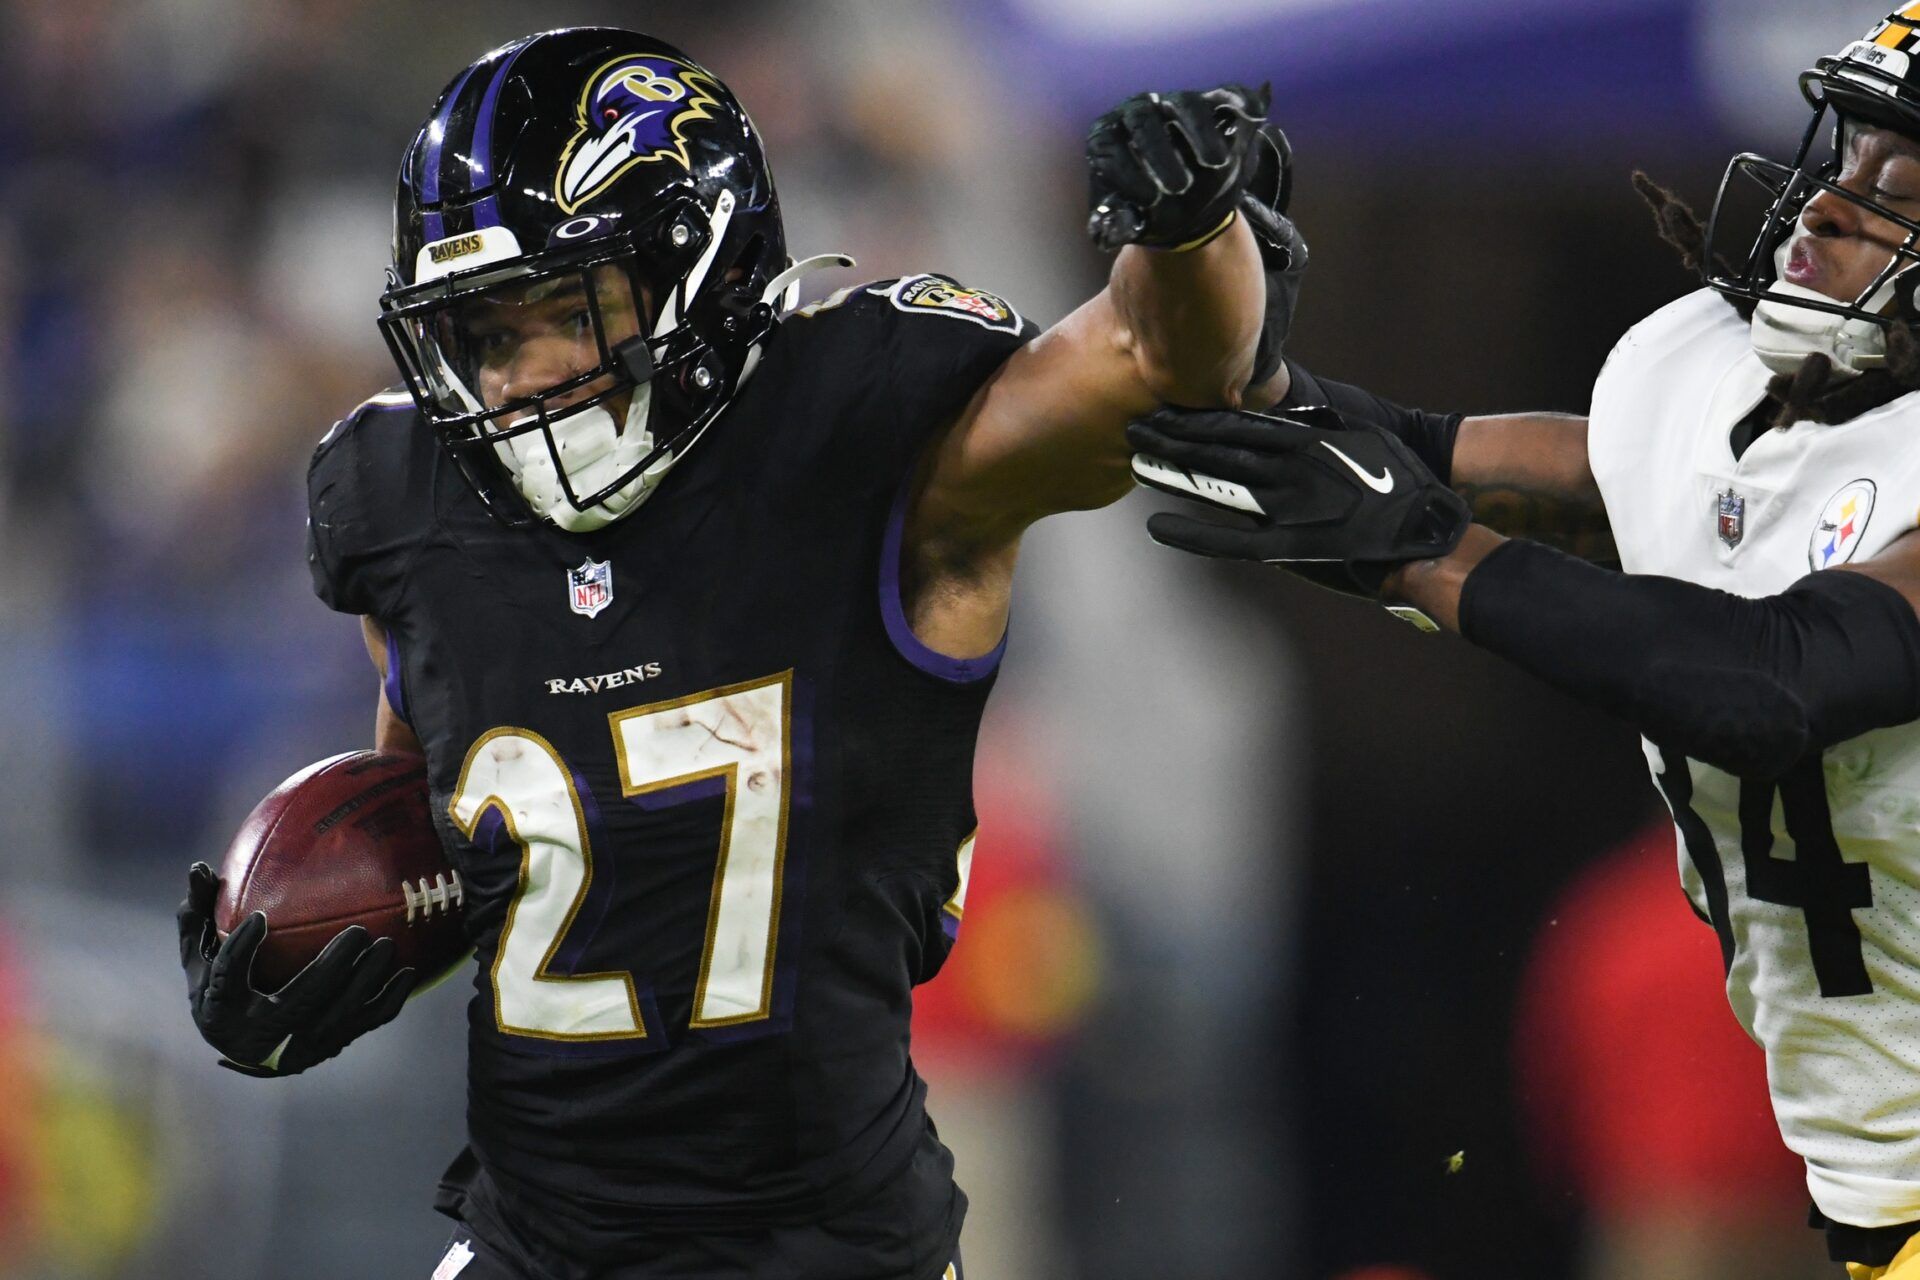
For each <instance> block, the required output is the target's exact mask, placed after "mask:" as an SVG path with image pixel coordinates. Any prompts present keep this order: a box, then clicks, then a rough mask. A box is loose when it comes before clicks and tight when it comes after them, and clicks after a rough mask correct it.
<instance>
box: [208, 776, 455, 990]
mask: <svg viewBox="0 0 1920 1280" xmlns="http://www.w3.org/2000/svg"><path fill="white" fill-rule="evenodd" d="M427 806H428V802H427V764H426V761H425V760H423V759H422V758H421V757H419V756H411V755H393V754H385V753H381V752H377V751H353V752H349V753H347V754H346V755H339V756H334V757H332V758H331V759H327V760H322V761H320V762H319V763H317V764H310V765H308V766H307V767H306V768H304V769H302V770H301V771H300V772H298V773H296V774H294V775H293V776H292V777H291V778H288V779H287V780H286V781H285V782H283V783H281V784H280V785H279V786H277V787H275V788H274V789H273V791H272V793H271V794H269V795H268V796H267V798H266V799H264V800H262V801H261V802H260V803H259V804H258V805H255V806H254V810H253V812H252V813H250V814H248V815H247V820H246V822H244V823H243V824H241V827H240V833H239V834H238V835H236V836H234V838H233V843H232V844H231V845H229V846H228V847H227V856H226V861H225V862H224V863H223V864H222V865H221V868H220V900H219V904H218V905H217V907H216V908H215V910H214V926H215V927H216V928H217V929H218V930H219V931H220V934H221V936H222V937H224V936H226V935H227V934H228V933H230V932H232V930H233V928H234V926H235V925H237V924H239V923H240V922H241V921H242V920H245V919H246V918H247V917H248V916H249V915H251V914H252V913H253V912H255V911H263V912H265V913H266V917H267V937H266V940H265V941H264V942H262V943H261V944H260V950H259V951H258V952H257V953H256V954H255V956H254V961H253V985H254V987H255V988H257V989H258V990H261V991H277V990H279V989H280V988H281V987H282V986H283V985H285V984H286V981H287V979H289V978H291V977H293V975H294V974H296V973H298V972H300V970H301V969H302V968H304V967H305V966H306V964H307V962H308V961H310V960H312V959H313V958H314V957H315V956H317V955H319V954H320V949H321V948H322V947H324V946H326V945H327V943H328V942H330V941H332V939H333V937H334V935H335V934H337V933H339V932H340V931H341V930H342V929H344V928H346V927H347V926H348V925H352V924H357V925H362V926H364V927H365V928H366V930H367V932H368V933H370V934H372V935H373V936H374V937H376V938H392V939H393V941H394V947H395V967H396V968H397V967H400V966H404V965H411V966H412V967H413V968H415V969H417V970H419V974H420V985H421V986H422V987H425V986H426V985H428V984H429V983H432V982H436V981H438V980H439V979H441V978H444V977H445V976H447V974H448V973H449V972H451V971H452V970H453V969H454V968H455V967H456V966H457V965H459V964H460V962H461V961H462V960H464V959H465V958H466V956H467V952H468V950H469V949H470V947H469V944H468V942H467V937H466V932H465V929H464V927H463V926H464V924H465V915H466V892H465V889H464V887H463V886H462V885H461V883H460V873H459V872H458V871H455V870H454V868H453V866H452V864H451V863H449V862H448V861H447V854H446V850H445V849H444V848H443V847H442V846H441V844H440V837H439V836H438V835H437V834H436V833H435V832H434V829H433V820H432V818H431V817H430V816H429V811H428V807H427Z"/></svg>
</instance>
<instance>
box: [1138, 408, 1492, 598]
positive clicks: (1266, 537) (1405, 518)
mask: <svg viewBox="0 0 1920 1280" xmlns="http://www.w3.org/2000/svg"><path fill="white" fill-rule="evenodd" d="M1127 442H1128V443H1129V444H1131V445H1132V446H1133V448H1134V449H1135V450H1136V452H1135V454H1134V458H1133V474H1134V477H1135V478H1136V479H1137V480H1139V481H1140V483H1142V484H1144V485H1147V486H1149V487H1150V488H1154V489H1159V490H1161V491H1162V492H1164V493H1172V494H1178V495H1179V496H1181V497H1183V498H1190V499H1193V500H1194V501H1197V502H1199V503H1201V504H1202V505H1203V506H1205V507H1208V508H1210V509H1212V510H1214V511H1219V512H1230V513H1233V514H1234V515H1236V516H1239V517H1244V518H1243V519H1240V520H1237V521H1235V522H1234V523H1222V522H1220V521H1214V520H1197V519H1194V518H1193V517H1191V516H1186V515H1180V514H1178V513H1175V512H1159V513H1157V514H1155V515H1154V516H1152V517H1151V518H1149V519H1148V521H1147V532H1148V533H1149V534H1150V535H1151V536H1152V537H1153V540H1154V541H1155V542H1158V543H1161V544H1162V545H1164V546H1169V547H1177V548H1179V549H1180V550H1182V551H1190V552H1193V553H1194V554H1196V555H1203V556H1220V557H1225V558H1229V559H1238V560H1258V561H1261V562H1262V563H1265V564H1273V565H1279V566H1281V567H1282V568H1285V569H1288V570H1291V571H1293V572H1294V573H1297V574H1299V575H1300V576H1301V577H1304V578H1307V579H1309V580H1310V581H1313V582H1316V583H1318V584H1319V585H1321V586H1324V587H1331V588H1332V589H1334V590H1336V591H1342V592H1345V593H1347V594H1349V595H1361V596H1365V597H1368V598H1373V597H1376V596H1378V595H1379V593H1380V586H1381V583H1382V582H1383V581H1384V580H1385V579H1386V576H1387V575H1388V574H1389V573H1390V572H1392V571H1393V570H1394V569H1395V568H1397V567H1398V566H1400V565H1402V564H1405V563H1407V562H1408V561H1411V560H1428V559H1432V558H1434V557H1436V556H1443V555H1445V554H1447V553H1448V552H1449V551H1451V550H1453V549H1454V547H1456V546H1458V545H1459V543H1460V539H1461V537H1462V536H1463V535H1464V534H1465V533H1466V529H1467V525H1468V524H1470V523H1471V522H1472V516H1471V514H1470V513H1469V511H1468V509H1467V504H1466V503H1465V501H1463V500H1462V499H1461V498H1460V496H1459V495H1458V494H1456V493H1454V492H1453V491H1452V490H1451V489H1449V488H1447V487H1446V486H1445V485H1443V484H1441V483H1440V482H1439V481H1438V480H1437V479H1435V478H1434V476H1433V473H1432V472H1430V471H1428V470H1427V468H1426V467H1425V465H1423V464H1422V463H1421V461H1420V460H1419V458H1417V457H1415V456H1414V454H1413V451H1412V450H1411V449H1409V448H1407V446H1406V445H1404V444H1402V443H1401V442H1400V441H1399V440H1397V439H1395V438H1394V437H1393V436H1391V435H1389V434H1387V433H1386V432H1384V431H1381V430H1379V429H1378V428H1376V427H1368V426H1364V425H1361V426H1351V427H1350V426H1348V425H1347V424H1346V423H1344V422H1343V421H1342V420H1341V419H1340V417H1339V415H1338V414H1336V413H1334V412H1333V411H1332V410H1330V409H1306V410H1290V411H1288V414H1287V416H1285V417H1280V416H1271V415H1267V414H1259V413H1248V412H1244V411H1237V410H1226V409H1221V410H1206V409H1200V410H1194V409H1162V410H1160V411H1159V412H1157V413H1154V414H1152V415H1151V416H1149V417H1146V418H1141V419H1139V420H1137V421H1135V422H1134V423H1133V424H1132V425H1131V426H1129V427H1128V428H1127Z"/></svg>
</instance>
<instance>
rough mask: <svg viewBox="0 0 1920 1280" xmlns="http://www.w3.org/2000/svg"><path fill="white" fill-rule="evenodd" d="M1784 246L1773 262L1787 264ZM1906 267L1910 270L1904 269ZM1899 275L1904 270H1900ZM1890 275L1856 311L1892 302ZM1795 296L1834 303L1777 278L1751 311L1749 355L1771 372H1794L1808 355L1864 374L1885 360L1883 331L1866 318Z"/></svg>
mask: <svg viewBox="0 0 1920 1280" xmlns="http://www.w3.org/2000/svg"><path fill="white" fill-rule="evenodd" d="M1788 247H1789V246H1787V245H1781V246H1780V250H1779V252H1778V253H1777V254H1775V264H1776V266H1778V267H1779V268H1780V269H1781V270H1782V271H1784V270H1785V268H1786V256H1787V251H1788ZM1907 270H1908V271H1911V270H1913V268H1911V267H1909V268H1907ZM1899 274H1902V275H1903V274H1905V272H1901V273H1899ZM1898 278H1899V277H1898V275H1896V276H1895V277H1893V278H1892V279H1889V280H1888V281H1887V282H1886V283H1885V284H1883V285H1881V286H1880V288H1879V289H1877V290H1875V291H1874V293H1873V296H1872V297H1870V298H1868V299H1867V300H1866V301H1865V302H1864V303H1862V304H1861V309H1862V310H1865V311H1871V312H1874V313H1876V314H1880V313H1884V312H1885V311H1886V310H1887V308H1888V307H1889V306H1890V305H1891V304H1892V302H1893V287H1894V280H1895V279H1898ZM1795 299H1805V300H1808V301H1812V302H1826V303H1830V302H1832V301H1833V299H1832V298H1829V297H1828V296H1827V295H1825V294H1824V293H1816V292H1815V291H1814V290H1812V289H1809V288H1806V287H1805V286H1803V285H1797V284H1788V283H1787V282H1786V281H1785V280H1780V279H1776V280H1775V281H1774V283H1773V286H1772V287H1771V288H1769V289H1768V290H1767V297H1766V299H1765V300H1763V301H1762V302H1761V303H1760V304H1759V305H1758V306H1756V307H1755V308H1754V309H1753V326H1752V331H1751V332H1752V340H1753V353H1754V354H1755V355H1756V356H1758V357H1760V363H1761V364H1763V365H1765V366H1766V367H1767V368H1769V369H1771V370H1773V371H1774V372H1775V373H1797V372H1798V371H1799V369H1800V366H1801V365H1803V364H1805V363H1806V360H1807V357H1808V356H1813V355H1823V356H1825V357H1827V359H1829V360H1831V361H1833V367H1834V368H1835V369H1836V370H1837V371H1839V372H1841V373H1845V374H1859V373H1865V372H1866V371H1867V370H1869V369H1878V368H1880V367H1881V366H1882V365H1884V364H1886V362H1887V331H1886V329H1885V327H1883V326H1881V325H1877V324H1874V323H1873V322H1872V321H1870V320H1856V319H1854V318H1853V317H1851V316H1841V315H1835V314H1834V313H1833V312H1831V311H1819V310H1816V309H1814V308H1813V307H1805V306H1801V305H1799V303H1798V302H1796V301H1795Z"/></svg>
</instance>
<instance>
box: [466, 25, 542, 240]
mask: <svg viewBox="0 0 1920 1280" xmlns="http://www.w3.org/2000/svg"><path fill="white" fill-rule="evenodd" d="M526 47H527V42H524V41H523V42H522V43H521V45H520V47H519V48H518V49H515V50H514V51H513V52H512V53H510V54H508V55H507V56H506V57H504V58H502V59H501V60H500V67H499V69H498V70H497V71H495V72H494V73H493V79H492V81H490V82H489V83H488V85H487V92H486V96H484V97H483V98H481V99H480V114H479V115H478V116H477V117H476V118H475V121H474V129H473V162H474V164H475V165H477V166H478V168H477V169H476V170H475V172H474V174H473V181H472V184H471V186H470V187H469V188H468V189H469V190H484V189H485V188H487V187H490V186H492V185H493V116H494V112H495V110H496V109H497V108H498V107H499V105H500V87H501V86H502V85H504V84H505V83H506V82H507V76H508V75H509V74H511V73H512V71H513V64H514V62H515V61H517V60H518V59H519V57H520V55H521V53H522V52H524V51H525V49H526ZM473 225H474V226H475V227H476V228H477V227H497V226H499V225H500V202H499V201H498V200H495V199H494V198H493V197H492V196H488V197H487V198H486V199H485V200H482V201H481V202H480V204H479V205H478V206H477V207H476V208H475V209H474V211H473Z"/></svg>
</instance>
